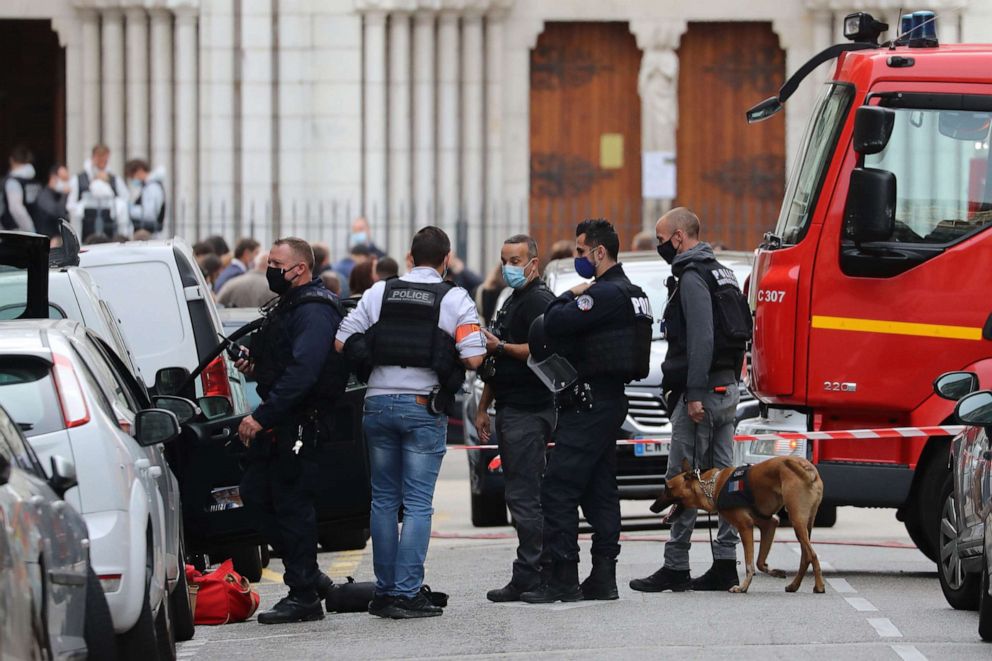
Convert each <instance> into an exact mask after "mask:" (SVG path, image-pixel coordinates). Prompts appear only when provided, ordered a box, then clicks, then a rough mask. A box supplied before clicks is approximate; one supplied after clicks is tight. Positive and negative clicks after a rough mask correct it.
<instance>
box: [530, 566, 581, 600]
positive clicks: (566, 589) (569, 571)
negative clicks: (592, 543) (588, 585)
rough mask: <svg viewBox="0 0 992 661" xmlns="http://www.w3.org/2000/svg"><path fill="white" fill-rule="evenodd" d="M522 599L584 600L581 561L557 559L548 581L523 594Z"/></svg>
mask: <svg viewBox="0 0 992 661" xmlns="http://www.w3.org/2000/svg"><path fill="white" fill-rule="evenodd" d="M520 601H525V602H527V603H528V604H550V603H553V602H555V601H582V589H581V588H580V587H579V563H578V562H569V561H566V560H555V562H554V564H553V565H552V567H551V578H550V579H549V580H548V582H547V583H544V584H543V585H541V586H540V587H539V588H537V589H536V590H531V591H530V592H524V593H523V594H521V595H520Z"/></svg>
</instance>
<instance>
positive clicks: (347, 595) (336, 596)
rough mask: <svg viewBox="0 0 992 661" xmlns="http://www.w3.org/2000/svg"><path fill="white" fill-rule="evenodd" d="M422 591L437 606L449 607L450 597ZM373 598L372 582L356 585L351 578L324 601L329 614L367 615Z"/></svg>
mask: <svg viewBox="0 0 992 661" xmlns="http://www.w3.org/2000/svg"><path fill="white" fill-rule="evenodd" d="M421 590H422V591H423V593H424V594H425V595H426V596H427V598H428V599H429V600H430V602H431V603H432V604H434V605H435V606H437V607H439V608H444V607H445V606H447V605H448V595H446V594H445V593H443V592H434V591H432V590H431V589H430V587H429V586H427V585H425V586H423V587H422V588H421ZM373 596H375V583H373V582H370V581H363V582H361V583H356V582H355V579H353V578H352V577H351V576H349V577H348V582H347V583H335V584H334V586H333V587H332V588H331V594H330V596H328V597H327V599H325V600H324V607H325V608H326V609H327V612H328V613H365V612H367V611H368V608H369V602H370V601H372V597H373Z"/></svg>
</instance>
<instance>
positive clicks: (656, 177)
mask: <svg viewBox="0 0 992 661" xmlns="http://www.w3.org/2000/svg"><path fill="white" fill-rule="evenodd" d="M641 196H642V197H644V198H645V199H662V200H671V199H673V198H674V197H675V152H673V151H646V152H644V153H643V154H642V155H641Z"/></svg>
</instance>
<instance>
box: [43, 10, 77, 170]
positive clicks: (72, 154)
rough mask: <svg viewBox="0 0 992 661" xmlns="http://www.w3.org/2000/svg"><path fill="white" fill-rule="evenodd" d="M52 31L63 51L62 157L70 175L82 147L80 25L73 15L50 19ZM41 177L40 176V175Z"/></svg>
mask: <svg viewBox="0 0 992 661" xmlns="http://www.w3.org/2000/svg"><path fill="white" fill-rule="evenodd" d="M52 29H53V30H54V31H55V33H56V34H57V35H58V37H59V45H60V46H62V47H63V48H65V87H66V89H65V155H64V156H60V157H62V158H65V160H66V163H67V165H68V167H69V172H70V173H72V172H74V171H75V169H76V167H78V164H77V159H80V160H79V162H82V161H81V156H82V154H84V153H85V147H84V146H83V39H82V37H83V24H82V22H81V21H79V19H78V17H77V16H76V15H75V14H74V13H73V14H69V15H61V16H55V17H53V18H52ZM41 174H42V175H43V176H44V173H41Z"/></svg>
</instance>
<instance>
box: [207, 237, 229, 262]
mask: <svg viewBox="0 0 992 661" xmlns="http://www.w3.org/2000/svg"><path fill="white" fill-rule="evenodd" d="M203 241H204V243H209V244H210V247H212V248H213V249H214V254H215V255H217V256H218V257H220V256H221V255H226V254H227V253H229V252H231V249H230V248H228V247H227V241H225V240H224V237H222V236H220V235H219V234H214V235H213V236H208V237H207V238H205V239H204V240H203Z"/></svg>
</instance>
